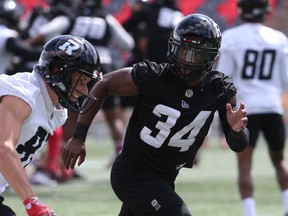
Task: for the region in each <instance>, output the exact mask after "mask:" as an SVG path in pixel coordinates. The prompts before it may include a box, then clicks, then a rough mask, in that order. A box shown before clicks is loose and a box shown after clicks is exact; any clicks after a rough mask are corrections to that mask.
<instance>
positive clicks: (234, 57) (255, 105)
mask: <svg viewBox="0 0 288 216" xmlns="http://www.w3.org/2000/svg"><path fill="white" fill-rule="evenodd" d="M217 70H219V71H221V72H223V73H225V74H227V75H228V76H230V77H231V79H232V80H233V82H234V84H235V86H236V87H237V92H238V93H237V97H238V101H239V102H244V103H245V106H246V110H247V113H248V114H249V115H250V114H263V113H279V114H282V113H283V108H282V99H281V95H282V92H283V89H284V88H285V86H287V84H288V40H287V37H286V36H285V35H284V34H283V33H282V32H280V31H277V30H274V29H272V28H269V27H267V26H264V25H263V24H261V23H245V24H242V25H240V26H237V27H234V28H231V29H228V30H226V31H224V32H223V35H222V45H221V48H220V57H219V60H218V63H217Z"/></svg>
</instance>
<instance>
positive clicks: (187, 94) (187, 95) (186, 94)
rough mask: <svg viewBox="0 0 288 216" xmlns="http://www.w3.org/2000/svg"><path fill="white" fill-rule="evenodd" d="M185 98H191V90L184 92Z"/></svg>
mask: <svg viewBox="0 0 288 216" xmlns="http://www.w3.org/2000/svg"><path fill="white" fill-rule="evenodd" d="M185 96H186V97H187V98H191V97H192V96H193V91H192V90H191V89H187V90H186V92H185Z"/></svg>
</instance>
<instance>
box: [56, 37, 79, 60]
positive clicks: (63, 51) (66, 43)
mask: <svg viewBox="0 0 288 216" xmlns="http://www.w3.org/2000/svg"><path fill="white" fill-rule="evenodd" d="M82 51H83V45H82V43H81V41H78V40H77V39H75V38H63V39H61V40H59V41H58V43H57V44H56V53H57V55H58V56H59V57H60V58H62V59H70V60H71V59H75V58H77V57H78V56H79V55H80V54H81V53H82Z"/></svg>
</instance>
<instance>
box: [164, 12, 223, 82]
mask: <svg viewBox="0 0 288 216" xmlns="http://www.w3.org/2000/svg"><path fill="white" fill-rule="evenodd" d="M220 46H221V31H220V28H219V26H218V25H217V24H216V23H215V22H214V21H213V20H212V19H211V18H210V17H208V16H206V15H203V14H190V15H187V16H185V17H184V18H183V19H182V20H181V21H180V22H179V23H178V25H177V26H176V27H175V28H174V30H173V32H172V33H171V36H170V39H169V42H168V52H167V56H168V58H169V60H170V61H171V63H172V64H173V66H172V71H173V72H174V73H175V74H176V75H177V76H178V77H180V78H181V79H184V80H188V81H193V80H194V81H195V80H200V79H201V78H202V76H204V75H205V74H206V73H207V72H208V71H210V70H211V68H212V66H213V64H214V63H215V61H216V59H217V57H218V55H219V54H218V53H219V48H220Z"/></svg>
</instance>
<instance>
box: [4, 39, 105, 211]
mask: <svg viewBox="0 0 288 216" xmlns="http://www.w3.org/2000/svg"><path fill="white" fill-rule="evenodd" d="M99 66H100V59H99V56H98V53H97V51H96V50H95V49H94V48H93V46H92V45H91V44H90V43H89V42H88V41H86V40H85V39H83V38H80V37H74V36H70V35H61V36H57V37H55V38H52V39H51V40H50V41H48V42H47V43H46V44H45V45H44V48H43V51H42V53H41V56H40V59H39V62H38V64H36V65H35V67H34V69H33V71H32V73H31V72H22V73H16V74H15V75H11V76H9V75H4V74H3V75H0V193H2V192H4V191H5V189H6V187H7V186H8V185H9V186H10V187H11V188H12V189H13V190H14V191H15V192H16V194H17V195H18V197H19V198H20V199H21V200H22V201H23V204H24V205H25V208H26V212H27V214H28V215H29V216H51V215H55V213H53V210H52V209H50V208H49V207H48V206H47V205H45V204H43V203H42V202H41V201H40V200H39V198H38V197H37V196H36V194H35V193H34V191H33V189H32V188H31V186H30V184H29V182H28V180H27V177H26V174H25V172H24V169H23V167H26V166H27V165H28V164H29V163H30V162H31V161H32V159H33V157H34V156H35V155H36V154H38V153H39V152H40V151H41V150H42V149H43V147H44V145H45V144H46V142H47V140H48V138H49V136H50V135H51V134H53V131H54V130H55V129H56V128H58V127H60V126H61V125H63V124H64V123H65V121H66V119H67V109H66V108H69V109H73V110H75V111H77V112H79V113H81V112H85V111H87V109H89V107H87V106H85V104H83V106H85V108H84V109H83V106H82V107H81V106H80V104H81V101H82V99H83V98H89V100H94V101H95V100H96V99H95V97H93V96H92V95H90V94H89V88H90V87H91V86H93V85H94V83H96V81H98V80H99V79H100V78H101V77H100V76H99V72H98V70H99ZM3 201H4V198H3V196H2V195H0V215H1V216H14V215H16V214H15V213H14V212H13V210H12V209H11V208H10V207H8V206H6V205H5V204H3Z"/></svg>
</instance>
